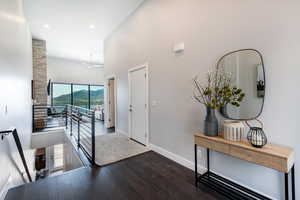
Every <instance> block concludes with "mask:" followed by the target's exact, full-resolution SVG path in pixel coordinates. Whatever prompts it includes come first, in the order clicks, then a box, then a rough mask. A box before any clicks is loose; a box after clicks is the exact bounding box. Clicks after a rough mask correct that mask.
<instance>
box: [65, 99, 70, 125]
mask: <svg viewBox="0 0 300 200" xmlns="http://www.w3.org/2000/svg"><path fill="white" fill-rule="evenodd" d="M68 111H69V110H68V105H66V106H65V114H66V116H65V120H66V129H68Z"/></svg>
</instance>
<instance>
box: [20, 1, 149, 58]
mask: <svg viewBox="0 0 300 200" xmlns="http://www.w3.org/2000/svg"><path fill="white" fill-rule="evenodd" d="M143 1H144V0H88V1H87V0H24V12H25V16H26V18H27V20H28V22H29V25H30V29H31V32H32V35H33V38H38V39H43V40H46V41H47V51H48V56H54V57H62V58H67V59H72V60H80V61H85V62H93V63H103V62H104V58H103V57H104V56H103V41H104V39H105V38H106V37H107V36H108V35H109V34H110V33H111V32H112V31H113V30H114V29H115V28H117V26H118V25H120V24H121V23H122V22H123V21H124V20H125V19H126V17H128V16H129V15H130V14H131V13H132V12H133V11H134V10H135V9H136V8H137V7H138V6H139V5H140V4H141V3H142V2H143ZM91 25H92V26H94V29H91V28H90V26H91ZM47 26H48V27H47Z"/></svg>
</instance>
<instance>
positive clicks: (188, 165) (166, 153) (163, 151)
mask: <svg viewBox="0 0 300 200" xmlns="http://www.w3.org/2000/svg"><path fill="white" fill-rule="evenodd" d="M149 148H150V149H151V150H152V151H155V152H156V153H159V154H161V155H163V156H165V157H167V158H169V159H170V160H173V161H175V162H177V163H178V164H180V165H182V166H184V167H186V168H189V169H191V170H193V171H195V163H194V162H192V161H189V160H187V159H185V158H184V157H182V156H179V155H177V154H174V153H172V152H170V151H168V150H166V149H164V148H162V147H159V146H156V145H154V144H149ZM206 171H207V168H206V167H204V166H202V165H200V164H198V173H200V174H203V173H205V172H206ZM216 174H218V175H220V176H223V177H224V178H226V179H228V180H230V181H232V182H235V183H237V184H239V185H241V186H244V187H247V188H249V189H250V190H252V191H254V192H257V193H259V194H262V195H263V196H266V197H268V198H270V199H276V198H274V197H271V196H269V195H267V194H264V193H262V192H260V191H258V190H255V189H253V188H251V187H249V186H247V185H245V184H242V183H239V182H237V181H235V180H233V179H231V178H229V177H227V176H224V175H222V174H219V173H216Z"/></svg>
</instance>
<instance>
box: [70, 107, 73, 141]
mask: <svg viewBox="0 0 300 200" xmlns="http://www.w3.org/2000/svg"><path fill="white" fill-rule="evenodd" d="M70 107H71V113H70V128H71V131H70V136H72V135H73V106H72V105H71V106H70Z"/></svg>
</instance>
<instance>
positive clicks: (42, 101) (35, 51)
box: [32, 39, 48, 130]
mask: <svg viewBox="0 0 300 200" xmlns="http://www.w3.org/2000/svg"><path fill="white" fill-rule="evenodd" d="M32 61H33V63H32V64H33V66H32V67H33V68H32V69H33V99H34V101H33V102H34V103H33V104H34V105H35V109H34V130H38V129H42V128H44V127H46V126H47V120H46V119H47V109H46V108H44V107H42V108H39V106H38V105H47V99H48V94H47V85H48V79H47V49H46V41H43V40H36V39H33V40H32Z"/></svg>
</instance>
